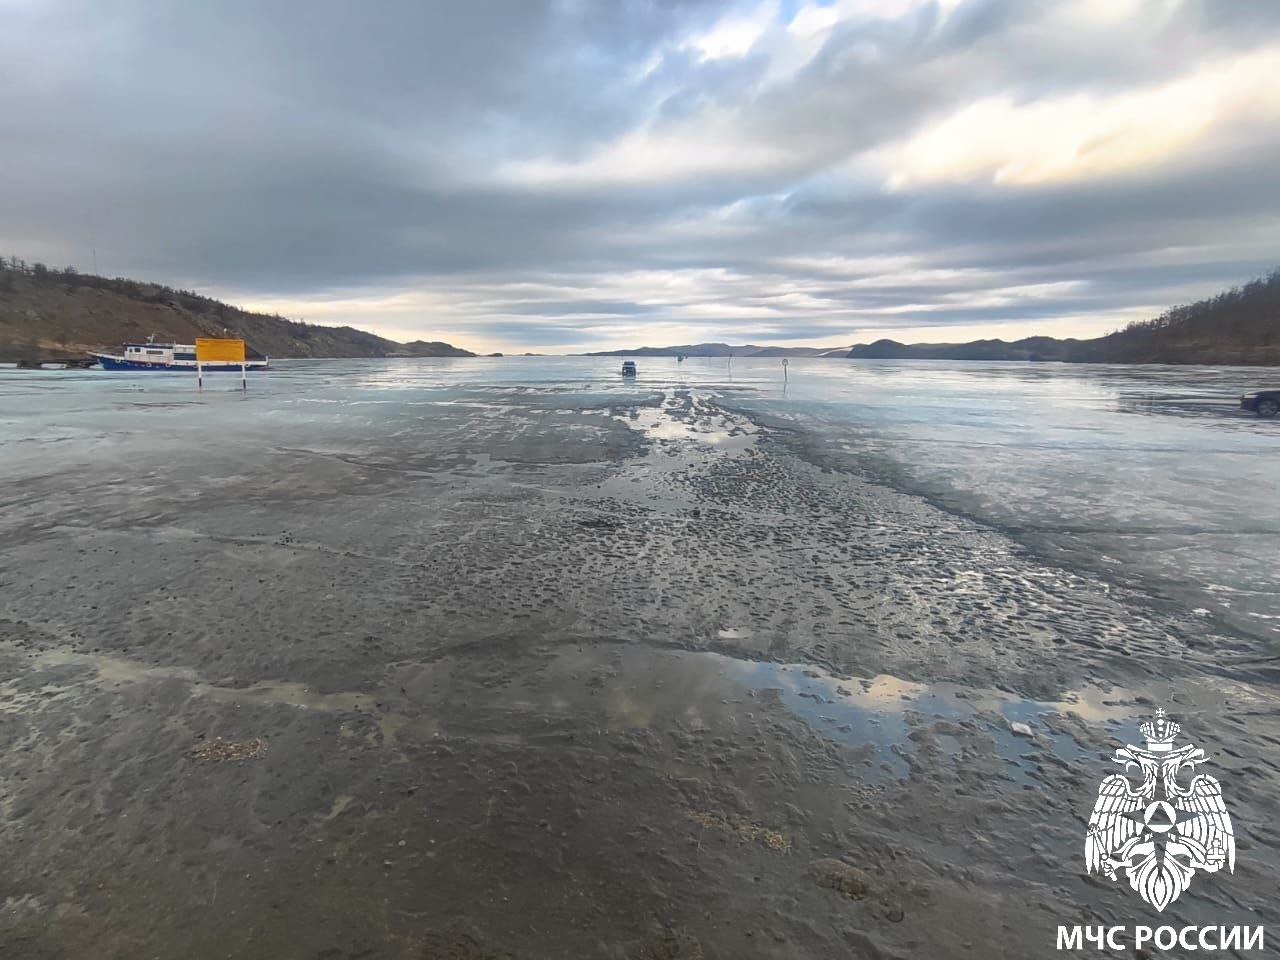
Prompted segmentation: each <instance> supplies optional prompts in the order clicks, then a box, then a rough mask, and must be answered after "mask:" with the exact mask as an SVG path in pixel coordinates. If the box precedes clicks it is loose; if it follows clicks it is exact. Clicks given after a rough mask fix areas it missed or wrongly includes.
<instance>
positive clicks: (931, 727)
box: [36, 628, 1133, 784]
mask: <svg viewBox="0 0 1280 960" xmlns="http://www.w3.org/2000/svg"><path fill="white" fill-rule="evenodd" d="M740 633H741V631H738V630H734V629H732V628H727V629H725V630H722V631H720V635H721V637H729V638H732V637H734V636H737V635H739V634H740ZM36 663H37V664H38V665H39V666H40V667H44V668H48V667H59V666H80V667H89V668H92V669H93V670H94V671H95V672H96V678H97V681H98V682H99V683H102V684H103V685H104V686H107V687H115V686H120V685H132V684H135V683H141V682H157V681H159V682H164V681H169V682H172V681H175V680H176V681H179V682H184V683H187V684H189V686H190V690H191V693H192V694H193V695H195V696H200V697H205V698H208V699H212V700H216V701H221V702H228V703H237V704H260V705H264V706H270V705H277V706H287V707H294V708H301V709H308V710H316V711H323V712H334V713H356V714H364V715H366V716H369V717H372V718H373V719H374V721H375V723H376V724H377V726H378V728H379V730H380V731H381V738H382V742H383V743H387V744H390V743H392V742H394V741H395V740H396V738H397V736H399V735H401V734H402V733H404V734H405V735H411V736H419V735H428V734H429V735H432V736H439V735H445V736H454V737H463V738H466V737H469V736H472V735H475V734H476V733H477V730H474V729H471V727H472V722H471V721H472V720H474V717H473V716H471V714H479V713H481V712H491V711H496V712H497V713H498V714H510V713H515V714H530V715H534V714H536V715H542V716H546V715H560V716H563V717H565V718H571V717H576V718H582V719H583V720H585V721H586V722H591V723H594V722H599V721H603V723H604V724H605V725H606V726H610V727H613V726H617V727H625V728H634V727H643V728H648V729H652V730H655V731H659V732H660V731H663V730H668V729H672V728H676V727H684V728H686V729H690V730H709V731H716V732H717V733H718V734H721V735H729V736H733V735H735V734H737V733H738V732H739V731H741V730H742V728H743V724H744V723H752V722H756V721H761V720H765V721H767V720H768V718H769V717H771V716H776V715H777V711H778V709H779V708H781V709H782V710H783V711H785V714H784V715H785V716H790V717H792V718H794V719H798V720H800V721H802V722H803V723H804V724H805V725H806V726H807V727H808V728H809V729H810V730H811V731H812V732H813V733H815V734H817V735H818V736H820V737H822V738H824V739H826V740H829V741H832V742H835V743H839V744H842V745H843V746H846V747H849V748H852V749H853V750H854V751H855V752H856V753H857V754H858V755H860V757H861V759H862V761H863V763H864V764H865V768H866V770H867V772H868V773H869V774H872V775H881V776H891V777H895V778H902V777H906V776H908V775H909V774H910V773H911V767H912V763H913V761H915V760H917V759H927V760H928V762H931V763H951V762H955V761H956V760H959V759H960V758H961V757H962V756H967V754H966V751H967V750H972V749H974V748H975V745H977V746H978V747H980V748H981V751H982V753H983V755H984V756H988V757H992V756H993V757H994V758H995V760H996V761H998V762H999V763H1002V764H1004V765H1005V773H1006V774H1007V776H1008V778H1009V779H1010V780H1012V781H1014V782H1016V783H1021V784H1029V783H1030V782H1031V778H1033V777H1034V776H1036V774H1037V771H1038V769H1039V767H1040V765H1041V763H1042V762H1044V761H1045V760H1046V759H1047V758H1048V757H1053V758H1056V759H1057V760H1058V761H1060V762H1066V763H1072V762H1075V761H1081V760H1092V759H1097V758H1098V757H1100V756H1102V753H1101V752H1099V751H1096V750H1091V749H1089V748H1087V747H1085V746H1082V745H1081V744H1080V743H1078V742H1077V741H1076V739H1075V737H1073V736H1072V734H1071V733H1070V732H1068V731H1067V729H1066V727H1068V726H1069V725H1070V724H1068V723H1065V722H1064V721H1065V717H1066V716H1067V715H1070V714H1074V715H1075V716H1076V717H1078V718H1079V721H1082V722H1084V723H1086V724H1090V725H1109V724H1113V723H1117V722H1119V721H1121V720H1124V719H1128V718H1131V717H1132V713H1133V711H1132V709H1131V707H1129V706H1125V705H1123V704H1122V703H1117V704H1115V705H1112V704H1111V703H1110V702H1108V701H1107V700H1104V696H1103V694H1102V693H1101V692H1100V691H1096V690H1093V691H1089V692H1088V693H1087V694H1086V693H1084V692H1081V693H1076V694H1069V695H1067V696H1066V697H1065V698H1064V699H1063V700H1062V701H1056V702H1055V701H1037V700H1027V699H1023V698H1020V697H1017V696H1014V695H1013V694H1010V693H1006V692H1003V691H997V690H980V689H974V688H971V687H964V686H959V685H956V684H945V683H940V684H923V683H913V682H910V681H906V680H901V679H898V678H896V677H891V676H878V677H872V678H851V677H840V676H837V675H835V674H832V673H829V672H827V671H825V670H823V669H821V668H818V667H816V666H812V665H808V664H795V663H774V662H771V661H759V660H744V659H737V658H734V657H731V656H727V655H725V654H721V653H715V652H711V651H691V650H671V649H655V648H652V647H647V646H640V645H622V646H594V647H585V648H581V649H576V648H575V649H572V650H567V649H562V650H560V651H558V652H555V653H553V654H552V655H551V657H550V658H549V659H548V660H546V661H544V662H543V663H542V664H541V665H540V666H539V667H538V668H536V669H533V670H530V671H521V672H519V673H518V674H517V675H516V676H515V677H513V678H512V682H511V683H510V684H509V685H506V686H505V687H504V688H503V691H502V693H501V694H500V695H498V696H496V697H494V698H493V699H492V700H489V701H488V702H483V701H482V702H479V703H477V702H475V701H472V706H471V710H469V711H467V712H464V713H462V714H459V713H458V712H457V711H456V710H454V709H452V708H451V706H450V704H449V702H448V696H449V695H448V687H438V686H437V687H428V688H423V689H421V690H418V689H417V688H416V685H415V682H414V681H412V680H411V679H408V675H407V674H406V676H405V677H400V678H398V679H397V685H396V688H397V689H399V690H400V691H401V692H402V693H403V689H404V686H403V684H405V683H408V684H410V685H414V686H415V691H416V692H415V695H414V696H413V697H412V698H411V699H412V700H413V701H414V702H413V703H412V704H409V703H403V702H398V698H397V697H396V695H395V693H394V692H392V690H387V691H383V692H381V693H377V694H375V693H365V692H334V693H321V692H318V691H316V690H314V689H313V688H311V687H309V686H306V685H304V684H300V683H294V682H287V681H279V682H268V683H259V684H254V685H251V686H245V687H225V686H219V685H217V684H212V683H209V682H207V681H204V680H201V679H200V678H199V677H198V676H197V675H196V674H195V673H194V671H191V670H189V669H186V668H175V667H157V666H148V665H144V664H139V663H134V662H131V661H128V660H124V659H119V658H114V657H110V656H101V655H87V654H76V653H65V652H53V651H50V652H45V653H42V654H40V655H38V656H37V657H36ZM470 666H471V665H469V664H468V663H466V662H463V661H451V663H449V664H448V665H447V667H448V669H450V670H452V671H454V673H455V674H456V679H457V680H458V681H462V680H464V679H466V678H468V676H469V674H470V672H471V671H470ZM445 667H446V665H445V664H442V663H436V664H434V665H432V666H430V667H420V668H416V670H417V672H418V673H424V675H431V676H435V675H436V674H437V672H438V671H439V670H440V669H443V668H445ZM411 672H412V671H411ZM1108 696H1111V695H1108ZM1114 696H1115V697H1116V699H1117V700H1118V701H1128V700H1130V697H1129V695H1127V694H1120V693H1118V692H1117V693H1116V694H1115V695H1114ZM379 701H386V704H385V709H379V706H380V704H379ZM397 708H404V709H403V712H402V710H400V709H397ZM601 713H603V716H600V714H601ZM1055 716H1056V717H1057V718H1058V719H1057V721H1054V722H1050V718H1051V717H1055ZM469 718H470V719H469ZM593 718H594V719H593ZM1015 723H1019V724H1026V725H1027V727H1029V728H1030V730H1031V732H1032V734H1033V736H1032V737H1026V736H1020V735H1018V734H1016V733H1014V731H1013V724H1015ZM485 735H486V736H488V737H490V738H492V737H493V736H494V735H495V731H494V730H493V729H487V730H486V731H485ZM512 738H513V742H519V741H520V738H521V734H519V733H513V734H512ZM925 750H931V751H936V754H930V755H929V756H928V757H921V754H922V753H923V751H925Z"/></svg>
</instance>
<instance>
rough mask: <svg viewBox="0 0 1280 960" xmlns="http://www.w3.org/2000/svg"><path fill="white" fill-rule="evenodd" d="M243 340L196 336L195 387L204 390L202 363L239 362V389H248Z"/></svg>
mask: <svg viewBox="0 0 1280 960" xmlns="http://www.w3.org/2000/svg"><path fill="white" fill-rule="evenodd" d="M244 353H245V351H244V341H243V340H224V339H220V338H215V337H197V338H196V387H197V389H199V390H204V364H206V363H238V364H240V389H241V390H246V391H247V390H248V389H249V377H248V367H247V365H246V364H245V355H244Z"/></svg>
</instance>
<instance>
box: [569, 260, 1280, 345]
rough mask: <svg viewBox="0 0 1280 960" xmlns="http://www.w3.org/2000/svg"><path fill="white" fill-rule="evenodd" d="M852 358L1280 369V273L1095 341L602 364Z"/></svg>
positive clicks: (974, 342) (883, 342)
mask: <svg viewBox="0 0 1280 960" xmlns="http://www.w3.org/2000/svg"><path fill="white" fill-rule="evenodd" d="M680 353H683V354H684V355H685V356H688V357H725V356H729V355H730V354H732V355H733V356H735V357H847V358H849V359H853V360H1027V361H1038V360H1039V361H1055V360H1056V361H1063V362H1066V363H1157V364H1158V363H1171V364H1189V363H1199V364H1208V365H1214V366H1280V269H1278V270H1273V271H1272V272H1271V273H1269V274H1268V275H1267V276H1265V277H1262V278H1260V279H1257V280H1251V281H1250V282H1248V283H1246V284H1245V285H1244V286H1241V287H1233V288H1232V289H1230V290H1225V291H1223V292H1222V293H1220V294H1218V295H1217V296H1215V297H1210V298H1208V299H1206V300H1199V301H1196V302H1195V303H1192V304H1187V305H1184V306H1178V307H1172V308H1171V309H1169V310H1166V311H1165V312H1164V313H1162V314H1160V316H1158V317H1156V318H1154V319H1152V320H1142V321H1139V322H1137V323H1131V324H1129V326H1127V327H1125V328H1124V329H1123V330H1118V331H1116V332H1115V333H1109V334H1107V335H1106V336H1104V337H1095V338H1093V339H1091V340H1077V339H1074V338H1068V339H1063V340H1059V339H1058V338H1056V337H1023V338H1022V339H1021V340H1012V341H1007V340H999V339H996V340H971V341H969V342H968V343H899V342H898V341H897V340H888V339H883V340H877V341H875V342H874V343H859V344H856V345H855V346H853V347H851V348H849V349H848V350H846V349H845V348H843V347H841V348H839V349H836V350H828V349H825V348H822V347H758V346H755V345H752V344H748V345H745V346H741V347H734V346H730V345H729V344H726V343H695V344H687V345H685V346H678V347H640V348H637V349H634V350H608V351H603V352H600V353H591V354H586V356H593V357H600V356H607V357H672V356H675V355H676V354H680Z"/></svg>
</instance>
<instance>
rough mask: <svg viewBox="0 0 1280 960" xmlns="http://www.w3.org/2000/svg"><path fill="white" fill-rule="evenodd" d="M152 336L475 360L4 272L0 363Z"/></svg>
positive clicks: (297, 350) (70, 280)
mask: <svg viewBox="0 0 1280 960" xmlns="http://www.w3.org/2000/svg"><path fill="white" fill-rule="evenodd" d="M150 336H155V338H156V339H157V340H172V341H174V342H177V343H191V342H192V341H194V340H195V338H196V337H223V336H231V337H239V338H242V339H244V340H245V341H246V343H247V344H248V346H249V349H250V350H251V351H252V352H253V353H254V354H255V355H257V356H270V357H273V358H287V357H473V356H475V354H474V353H471V352H470V351H469V350H463V349H461V348H459V347H455V346H453V345H451V344H448V343H442V342H439V341H425V340H415V341H413V342H412V343H397V342H396V341H394V340H388V339H386V338H385V337H379V336H377V335H376V334H373V333H369V332H367V331H365V330H357V329H356V328H355V327H326V326H319V325H317V324H310V323H302V322H299V321H296V320H287V319H285V318H284V317H281V316H270V315H268V314H263V313H252V312H250V311H248V310H241V309H240V308H239V307H233V306H231V305H230V304H226V303H222V302H221V301H219V300H214V299H212V298H211V297H205V296H201V295H200V294H197V293H192V292H190V291H187V290H174V289H173V288H171V287H166V286H163V285H160V284H154V283H142V282H139V281H136V280H127V279H124V278H115V279H111V278H107V277H98V276H93V275H91V274H81V273H78V272H76V271H75V270H73V269H68V270H51V269H49V268H46V267H43V266H42V265H41V264H34V265H30V266H28V265H26V264H24V263H22V262H21V261H16V262H15V261H13V260H5V261H3V266H0V361H10V360H49V359H53V358H55V357H67V356H82V355H84V354H85V353H88V352H90V351H104V352H105V351H117V350H119V348H120V344H121V343H124V342H125V341H129V340H134V341H136V340H146V339H147V338H148V337H150Z"/></svg>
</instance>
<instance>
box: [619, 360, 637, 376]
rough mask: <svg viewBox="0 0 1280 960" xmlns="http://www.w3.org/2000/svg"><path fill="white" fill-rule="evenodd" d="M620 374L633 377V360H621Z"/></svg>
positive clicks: (634, 365) (634, 371)
mask: <svg viewBox="0 0 1280 960" xmlns="http://www.w3.org/2000/svg"><path fill="white" fill-rule="evenodd" d="M622 375H623V376H624V377H634V376H635V375H636V362H635V361H634V360H623V361H622Z"/></svg>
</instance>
